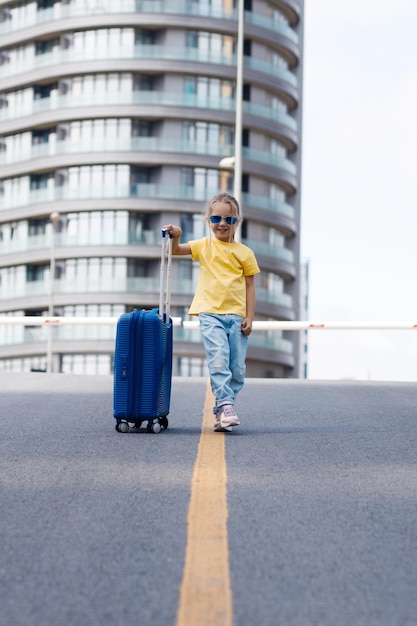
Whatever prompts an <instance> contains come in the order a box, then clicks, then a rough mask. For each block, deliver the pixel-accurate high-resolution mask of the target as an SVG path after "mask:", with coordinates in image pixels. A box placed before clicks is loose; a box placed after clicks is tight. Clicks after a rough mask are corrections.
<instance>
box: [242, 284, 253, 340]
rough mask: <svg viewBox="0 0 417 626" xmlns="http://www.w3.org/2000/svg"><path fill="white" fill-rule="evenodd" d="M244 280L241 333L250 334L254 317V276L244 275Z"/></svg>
mask: <svg viewBox="0 0 417 626" xmlns="http://www.w3.org/2000/svg"><path fill="white" fill-rule="evenodd" d="M245 280H246V317H245V319H244V320H243V322H242V333H243V334H244V335H250V334H251V332H252V322H253V318H254V317H255V305H256V293H255V276H245Z"/></svg>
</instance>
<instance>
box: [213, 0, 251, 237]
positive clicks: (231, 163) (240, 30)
mask: <svg viewBox="0 0 417 626" xmlns="http://www.w3.org/2000/svg"><path fill="white" fill-rule="evenodd" d="M244 11H245V5H244V0H238V27H237V43H236V89H235V154H234V156H231V157H225V158H223V159H221V161H220V162H219V166H220V167H223V168H225V169H233V170H234V172H233V195H234V197H235V198H236V200H237V201H238V203H239V206H240V207H242V129H243V124H242V101H243V41H244V15H245V14H244ZM241 229H242V222H240V224H239V226H238V227H237V229H236V232H235V239H236V241H240V240H241Z"/></svg>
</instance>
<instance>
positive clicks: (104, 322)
mask: <svg viewBox="0 0 417 626" xmlns="http://www.w3.org/2000/svg"><path fill="white" fill-rule="evenodd" d="M118 319H119V318H118V317H69V316H68V317H55V316H45V317H42V316H35V315H24V316H18V315H16V316H13V315H0V326H44V327H46V328H47V329H48V335H47V346H46V371H47V372H48V373H51V372H52V328H53V327H54V326H55V327H57V326H93V325H95V326H116V324H117V321H118ZM172 323H173V326H182V327H183V328H185V329H193V328H198V326H199V323H198V320H182V318H180V317H173V318H172ZM252 328H253V330H255V331H267V330H298V331H301V330H332V329H333V330H414V329H417V323H416V322H343V321H342V322H312V321H254V322H253V326H252Z"/></svg>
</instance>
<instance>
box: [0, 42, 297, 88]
mask: <svg viewBox="0 0 417 626" xmlns="http://www.w3.org/2000/svg"><path fill="white" fill-rule="evenodd" d="M142 59H143V60H146V61H149V60H152V61H156V60H162V61H164V62H166V61H173V62H178V61H184V62H190V63H204V64H205V65H207V64H213V65H221V66H223V67H224V66H230V67H234V66H235V65H236V57H235V56H234V55H227V54H222V53H221V52H217V51H210V50H199V49H198V48H180V47H175V48H173V47H170V46H158V45H136V46H130V47H129V46H126V47H124V48H118V47H115V48H111V47H95V48H94V47H91V48H84V49H82V50H75V49H73V48H71V49H69V50H61V49H60V48H57V49H56V50H54V51H52V52H47V53H45V54H39V55H35V54H33V56H29V55H28V56H27V58H25V59H19V60H13V61H11V62H10V63H4V64H3V65H1V66H0V79H2V78H6V77H8V76H19V75H20V74H25V73H27V72H33V71H35V70H39V69H44V68H47V67H51V68H53V67H57V66H61V65H64V64H65V65H73V64H74V65H76V68H77V71H79V69H80V63H85V62H89V61H129V60H135V61H138V60H142ZM244 67H246V68H248V69H252V70H255V71H256V72H260V73H262V74H265V75H267V76H270V77H271V76H272V77H275V78H279V79H281V80H283V81H284V82H286V83H288V84H289V85H291V87H297V84H298V80H297V77H296V75H295V74H293V73H292V72H290V71H289V70H287V69H285V68H283V67H279V66H278V65H277V64H276V63H273V62H271V63H268V62H267V61H262V60H259V59H254V58H252V57H245V60H244Z"/></svg>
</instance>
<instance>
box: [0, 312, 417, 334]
mask: <svg viewBox="0 0 417 626" xmlns="http://www.w3.org/2000/svg"><path fill="white" fill-rule="evenodd" d="M118 319H119V318H118V317H54V316H51V317H48V316H45V317H41V316H35V315H24V316H18V315H16V316H12V315H10V316H9V315H0V326H49V327H52V326H116V324H117V321H118ZM172 323H173V325H174V326H182V327H183V328H189V329H192V328H198V321H197V320H195V321H194V320H182V318H181V317H173V318H172ZM415 329H417V322H366V321H363V322H349V321H347V322H344V321H340V322H339V321H337V322H313V321H280V322H278V321H272V320H271V321H254V322H253V330H261V331H262V330H263V331H266V330H415Z"/></svg>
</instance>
